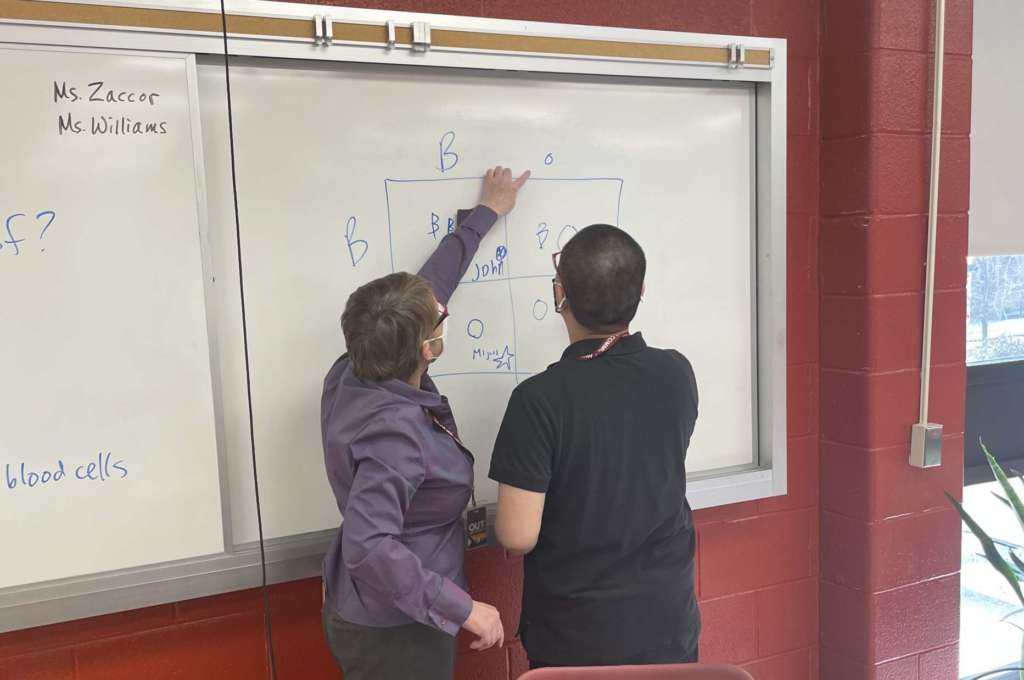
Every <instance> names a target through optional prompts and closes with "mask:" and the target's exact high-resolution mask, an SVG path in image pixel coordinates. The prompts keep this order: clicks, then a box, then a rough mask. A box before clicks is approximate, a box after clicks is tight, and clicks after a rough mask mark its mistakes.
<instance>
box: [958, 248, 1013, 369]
mask: <svg viewBox="0 0 1024 680" xmlns="http://www.w3.org/2000/svg"><path fill="white" fill-rule="evenodd" d="M1005 361H1024V255H993V256H986V257H969V258H967V363H968V364H985V363H997V362H1005Z"/></svg>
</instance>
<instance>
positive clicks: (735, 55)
mask: <svg viewBox="0 0 1024 680" xmlns="http://www.w3.org/2000/svg"><path fill="white" fill-rule="evenodd" d="M746 63H747V48H746V47H744V46H743V45H739V44H733V45H729V68H739V67H740V66H743V65H744V64H746Z"/></svg>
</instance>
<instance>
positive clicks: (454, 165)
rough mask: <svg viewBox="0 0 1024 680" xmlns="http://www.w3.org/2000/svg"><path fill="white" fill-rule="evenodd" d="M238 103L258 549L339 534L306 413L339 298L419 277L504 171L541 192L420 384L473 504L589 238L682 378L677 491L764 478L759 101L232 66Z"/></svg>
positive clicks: (216, 251)
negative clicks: (461, 463) (445, 421)
mask: <svg viewBox="0 0 1024 680" xmlns="http://www.w3.org/2000/svg"><path fill="white" fill-rule="evenodd" d="M199 79H200V96H201V100H202V111H203V130H204V144H205V162H206V171H207V174H208V175H209V177H210V180H209V181H210V184H211V187H212V186H214V185H217V186H221V187H225V186H230V177H229V176H228V175H227V174H226V173H228V172H229V159H228V148H229V147H228V138H227V117H226V110H225V109H226V105H225V96H224V73H223V66H222V64H221V65H215V64H211V65H209V66H204V65H201V66H200V69H199ZM231 87H232V95H233V98H232V104H233V109H234V133H235V150H236V161H237V180H238V192H239V193H238V200H239V210H240V219H241V249H242V260H243V281H244V286H245V291H244V292H245V298H246V315H247V330H248V337H249V351H250V370H251V382H252V398H253V411H252V416H253V419H254V425H255V432H254V434H255V444H256V456H255V457H256V460H257V465H258V473H259V479H260V492H261V501H262V506H263V520H264V529H265V535H266V537H268V538H275V537H284V536H292V535H295V534H301V533H305V532H312V531H318V530H322V529H328V528H333V527H336V526H337V524H338V522H339V519H340V517H339V514H338V510H337V508H336V506H335V501H334V498H333V496H332V495H331V492H330V489H329V487H328V485H327V481H326V477H325V473H324V466H323V451H322V447H321V441H320V421H319V413H320V409H319V400H320V392H321V386H322V381H323V377H324V375H325V374H326V372H327V370H328V368H329V367H330V365H331V364H332V362H333V361H334V360H335V359H336V358H337V357H338V355H339V354H341V353H342V352H343V351H344V344H343V338H342V335H341V331H340V327H339V322H338V319H339V316H340V314H341V311H342V309H343V307H344V304H345V300H346V299H347V297H348V295H349V293H350V292H351V291H353V290H354V289H355V288H356V287H357V286H358V285H360V284H361V283H363V282H365V281H368V280H370V279H373V278H376V277H378V276H382V275H384V274H386V273H389V272H391V271H393V270H409V271H415V270H416V269H417V268H418V267H419V265H421V264H422V263H423V261H424V260H425V259H426V257H427V256H428V255H429V253H430V252H431V251H432V249H433V247H434V246H435V245H436V243H437V240H438V239H439V238H441V237H442V236H443V234H444V233H445V230H446V229H447V227H448V224H449V220H450V219H451V218H453V217H454V214H455V211H456V210H457V209H458V208H461V207H471V206H472V205H473V204H474V203H475V202H476V198H477V192H478V191H479V177H480V176H481V175H482V174H483V172H484V170H485V169H486V168H487V167H488V166H490V165H494V164H497V163H501V164H503V165H507V166H511V167H513V168H514V169H516V170H519V169H522V168H525V167H529V168H531V169H532V170H533V171H534V178H533V179H531V180H530V182H529V183H528V185H527V186H526V188H525V189H524V190H523V191H522V194H521V196H520V200H519V203H518V205H517V207H516V209H515V211H514V212H513V213H512V214H511V215H509V216H508V218H506V219H503V220H501V221H500V222H499V223H498V224H497V225H496V226H495V228H494V229H493V231H492V232H491V234H490V235H489V236H488V237H487V239H485V241H484V242H483V244H482V246H481V248H480V251H479V254H478V256H477V258H476V260H475V261H474V263H473V264H472V265H471V266H470V270H469V272H468V273H467V277H466V281H465V282H464V285H462V286H461V287H460V288H459V290H458V292H457V293H456V295H455V297H454V298H453V299H452V300H451V303H450V305H449V308H450V310H451V312H452V320H451V331H450V337H449V342H448V345H447V348H446V351H445V354H444V356H443V357H442V359H441V360H440V361H438V362H437V363H436V364H435V365H434V366H433V367H432V369H431V370H432V375H434V377H435V379H436V380H437V384H438V386H439V388H440V389H441V391H442V392H443V393H445V394H446V395H447V396H448V397H449V398H450V400H451V403H452V405H453V408H454V411H455V414H456V417H457V419H458V422H459V427H460V430H461V433H462V435H463V439H464V440H465V441H466V442H467V444H468V445H469V447H470V448H471V449H472V450H473V452H474V453H475V455H476V461H477V462H476V488H477V497H478V500H480V501H481V502H484V501H492V500H494V499H495V497H496V488H495V485H494V484H493V483H492V482H490V480H488V479H487V477H486V475H487V470H488V466H489V462H490V456H491V450H492V446H493V443H494V437H495V433H496V431H497V427H498V424H499V422H500V420H501V417H502V415H503V412H504V407H505V403H506V401H507V399H508V396H509V394H510V393H511V390H512V389H513V388H514V387H515V385H516V383H517V382H518V381H521V380H523V379H525V378H526V377H528V376H529V375H531V374H533V373H536V372H538V371H541V370H543V369H544V367H545V366H546V365H548V364H549V363H551V362H554V361H556V360H557V359H558V357H559V356H560V355H561V352H562V350H563V349H564V347H565V346H566V344H567V342H568V341H567V337H566V334H565V330H564V326H563V325H562V322H561V320H560V318H559V317H558V316H557V315H556V314H554V313H552V310H551V302H550V300H551V283H550V280H551V276H552V270H551V259H550V256H551V253H552V252H553V251H554V250H556V249H557V247H558V245H559V244H560V243H564V241H565V240H566V239H567V238H569V237H570V236H571V234H572V233H573V230H574V229H575V228H580V227H583V226H586V225H587V224H590V223H594V222H605V223H612V224H618V225H619V226H621V227H623V228H624V229H626V230H627V231H629V232H630V233H632V234H633V235H634V236H635V237H636V238H637V240H638V241H639V242H640V244H641V245H642V246H643V247H644V248H645V251H646V253H647V256H648V276H647V293H646V295H645V298H644V301H643V303H642V305H641V307H640V312H639V314H638V316H637V319H636V321H635V323H634V326H633V328H634V329H635V330H639V331H642V332H643V333H644V335H645V337H646V339H647V341H648V343H649V344H651V345H653V346H657V347H667V348H675V349H678V350H680V351H682V352H683V353H685V354H686V355H687V356H688V357H689V358H690V359H691V361H692V362H693V364H694V366H695V369H696V373H697V378H698V383H699V386H700V391H701V415H700V420H699V423H698V427H697V431H696V433H695V435H694V438H693V443H692V446H691V449H690V452H689V456H688V469H689V471H690V473H691V474H692V473H700V472H702V471H709V470H716V469H723V468H729V467H735V466H751V465H753V464H754V462H755V461H756V460H757V457H756V451H755V444H754V441H755V431H754V426H753V424H754V417H755V415H754V399H753V392H754V377H753V376H754V375H755V370H756V367H755V366H754V358H753V357H754V351H753V333H754V331H753V326H752V317H753V303H752V299H753V295H752V280H751V271H752V268H753V267H752V259H753V257H754V251H753V249H754V247H755V244H754V241H753V238H752V234H753V230H754V214H753V211H754V209H755V206H754V201H753V198H752V194H753V192H754V177H753V170H752V168H754V167H755V163H754V160H753V159H754V150H755V139H754V133H755V129H754V126H755V120H754V109H755V100H754V96H755V95H754V87H753V85H751V84H739V83H737V84H719V83H712V82H707V81H704V82H696V81H691V82H682V81H671V82H664V81H654V80H642V79H637V78H631V79H628V80H627V79H615V78H610V77H607V78H603V77H582V76H572V77H565V76H545V75H538V74H510V73H498V72H486V73H484V72H473V71H456V70H446V71H442V70H432V69H427V68H398V67H387V68H382V67H373V66H356V65H338V64H329V65H324V64H312V63H302V62H294V61H292V62H280V61H279V62H275V61H271V60H259V61H248V62H246V61H242V60H237V59H236V60H233V61H232V70H231ZM229 201H230V193H227V192H224V191H216V192H211V205H210V216H211V231H212V232H229V231H231V230H233V223H232V222H231V221H230V220H231V217H232V213H231V205H230V203H229ZM229 241H230V240H229V239H225V241H224V243H223V244H222V247H220V248H217V247H214V248H212V257H213V260H214V268H215V269H223V270H225V271H227V270H230V267H231V263H232V262H233V261H234V258H235V257H237V251H235V250H234V246H233V245H232V244H231V243H230V242H229ZM225 285H230V284H225ZM232 294H234V293H233V292H231V291H226V292H225V293H224V295H225V297H226V298H230V296H231V295H232ZM236 323H239V321H238V320H237V319H236ZM240 335H241V333H240V330H239V329H238V328H235V329H234V330H229V331H226V334H225V336H224V337H222V338H219V339H218V340H217V342H218V343H219V348H218V353H219V354H222V355H224V354H225V353H228V354H233V355H235V356H237V355H239V354H240V350H239V349H238V348H237V347H236V348H235V350H236V351H234V352H232V351H231V350H232V346H233V345H237V343H239V342H240ZM229 336H230V337H229ZM221 370H222V375H221V380H222V382H223V383H224V384H225V387H224V389H225V394H227V393H228V392H231V391H232V390H233V391H234V393H235V394H237V395H243V394H244V367H242V368H241V369H240V368H239V366H237V365H233V366H228V367H226V368H223V369H221ZM240 398H241V396H239V399H240ZM225 414H226V419H227V420H228V422H227V423H226V424H225V432H226V433H227V437H228V439H227V454H228V459H229V465H228V474H229V477H230V484H229V486H230V489H231V501H232V513H233V517H232V519H233V522H232V524H233V527H232V528H233V539H234V541H235V542H236V543H245V542H247V541H252V540H255V539H256V538H257V526H256V521H255V512H254V511H253V510H252V508H251V506H252V503H251V500H249V497H250V496H251V489H252V476H251V475H252V469H251V464H250V462H249V458H250V455H251V450H250V447H249V442H248V436H247V430H246V427H245V426H244V423H242V422H240V421H239V419H240V418H242V417H243V416H244V415H245V411H244V409H239V408H232V407H231V406H230V405H229V406H227V407H226V410H225ZM232 414H234V416H232ZM233 418H234V420H232V419H233Z"/></svg>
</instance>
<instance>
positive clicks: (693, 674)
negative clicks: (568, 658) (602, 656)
mask: <svg viewBox="0 0 1024 680" xmlns="http://www.w3.org/2000/svg"><path fill="white" fill-rule="evenodd" d="M519 680H754V679H753V678H752V677H751V676H750V674H749V673H747V672H746V671H743V670H741V669H739V668H736V667H735V666H710V665H703V664H679V665H672V666H601V667H598V668H538V669H537V670H535V671H530V672H529V673H526V674H525V675H521V676H519Z"/></svg>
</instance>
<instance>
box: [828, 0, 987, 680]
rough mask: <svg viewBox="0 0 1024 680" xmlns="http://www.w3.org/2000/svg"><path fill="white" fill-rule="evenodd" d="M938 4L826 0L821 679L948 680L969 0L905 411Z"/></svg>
mask: <svg viewBox="0 0 1024 680" xmlns="http://www.w3.org/2000/svg"><path fill="white" fill-rule="evenodd" d="M934 5H935V3H934V0H824V2H823V13H822V14H823V25H822V146H821V152H822V205H821V213H822V227H821V232H822V233H821V286H822V298H821V363H822V371H821V432H822V435H821V437H822V453H821V456H822V457H821V541H822V568H821V626H822V629H821V646H822V647H821V653H822V677H823V678H828V679H829V680H862V679H875V678H877V679H881V678H893V679H897V678H898V679H899V680H953V679H954V678H956V677H958V674H957V663H958V661H957V640H958V636H959V584H960V577H959V568H960V522H959V520H958V518H957V516H956V514H955V513H954V512H953V511H952V510H951V508H950V507H949V505H948V503H947V502H946V500H945V498H944V497H943V494H942V492H943V491H949V492H951V493H954V494H959V492H960V489H961V488H962V476H963V431H964V393H965V369H964V348H965V331H964V327H965V309H966V306H965V305H966V303H965V276H966V274H965V272H966V263H965V257H966V251H967V206H968V193H969V192H968V189H969V179H970V138H969V133H970V101H971V100H970V91H971V58H970V54H971V26H972V13H973V7H972V3H971V0H947V10H946V19H947V25H946V51H947V52H946V62H945V79H944V98H943V99H944V101H943V107H944V116H943V140H942V163H941V181H940V190H941V199H940V215H941V217H940V220H939V237H938V238H939V240H938V260H939V265H938V269H937V279H936V281H937V291H938V292H937V295H936V314H935V326H934V332H935V336H934V349H933V355H934V356H933V366H934V369H933V372H932V376H933V384H932V390H931V392H932V398H931V402H932V403H931V408H930V419H931V420H932V421H933V422H938V423H941V424H943V425H944V426H945V442H944V452H943V466H942V468H941V469H933V470H918V469H914V468H911V467H910V466H909V465H908V463H907V456H908V452H909V442H910V427H911V424H912V423H914V422H916V420H917V409H918V398H919V397H918V393H919V381H920V365H921V364H920V351H921V331H922V318H923V314H922V304H923V290H924V252H925V241H926V225H927V203H928V201H927V199H928V173H929V163H930V157H929V155H930V144H931V135H930V131H931V107H932V79H933V71H932V69H933V52H934V36H933V33H934V14H933V12H934Z"/></svg>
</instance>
